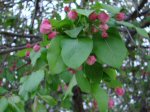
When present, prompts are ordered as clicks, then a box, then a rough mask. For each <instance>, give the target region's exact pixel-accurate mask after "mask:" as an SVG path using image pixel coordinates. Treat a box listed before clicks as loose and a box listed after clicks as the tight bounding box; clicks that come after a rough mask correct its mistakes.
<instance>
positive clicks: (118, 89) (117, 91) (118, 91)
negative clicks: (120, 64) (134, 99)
mask: <svg viewBox="0 0 150 112" xmlns="http://www.w3.org/2000/svg"><path fill="white" fill-rule="evenodd" d="M115 92H116V94H117V95H118V96H123V95H124V93H125V90H124V89H123V88H121V87H117V88H116V89H115Z"/></svg>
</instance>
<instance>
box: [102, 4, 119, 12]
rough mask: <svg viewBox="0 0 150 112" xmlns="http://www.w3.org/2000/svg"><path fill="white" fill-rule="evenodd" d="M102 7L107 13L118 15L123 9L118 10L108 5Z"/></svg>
mask: <svg viewBox="0 0 150 112" xmlns="http://www.w3.org/2000/svg"><path fill="white" fill-rule="evenodd" d="M101 7H102V8H103V9H106V10H107V11H109V12H111V13H112V14H117V13H119V12H120V10H121V8H118V7H114V6H111V5H108V4H103V3H102V4H101Z"/></svg>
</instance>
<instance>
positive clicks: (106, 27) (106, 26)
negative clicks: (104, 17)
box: [99, 24, 109, 31]
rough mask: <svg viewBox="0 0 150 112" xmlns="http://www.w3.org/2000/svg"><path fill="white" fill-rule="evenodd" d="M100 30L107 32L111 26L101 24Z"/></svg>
mask: <svg viewBox="0 0 150 112" xmlns="http://www.w3.org/2000/svg"><path fill="white" fill-rule="evenodd" d="M99 28H100V29H101V30H102V31H106V30H108V29H109V26H108V25H107V24H101V25H99Z"/></svg>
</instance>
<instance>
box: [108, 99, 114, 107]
mask: <svg viewBox="0 0 150 112" xmlns="http://www.w3.org/2000/svg"><path fill="white" fill-rule="evenodd" d="M114 105H115V103H114V100H113V99H109V101H108V107H109V108H110V109H112V108H113V107H114Z"/></svg>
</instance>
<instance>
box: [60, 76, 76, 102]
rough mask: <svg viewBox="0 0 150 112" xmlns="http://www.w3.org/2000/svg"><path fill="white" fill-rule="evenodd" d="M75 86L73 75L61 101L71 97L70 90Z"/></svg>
mask: <svg viewBox="0 0 150 112" xmlns="http://www.w3.org/2000/svg"><path fill="white" fill-rule="evenodd" d="M75 85H77V81H76V77H75V75H73V77H72V79H71V80H70V83H69V86H68V89H67V91H66V92H65V96H64V98H63V100H64V99H65V98H66V97H67V96H68V95H72V88H73V87H74V86H75Z"/></svg>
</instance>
